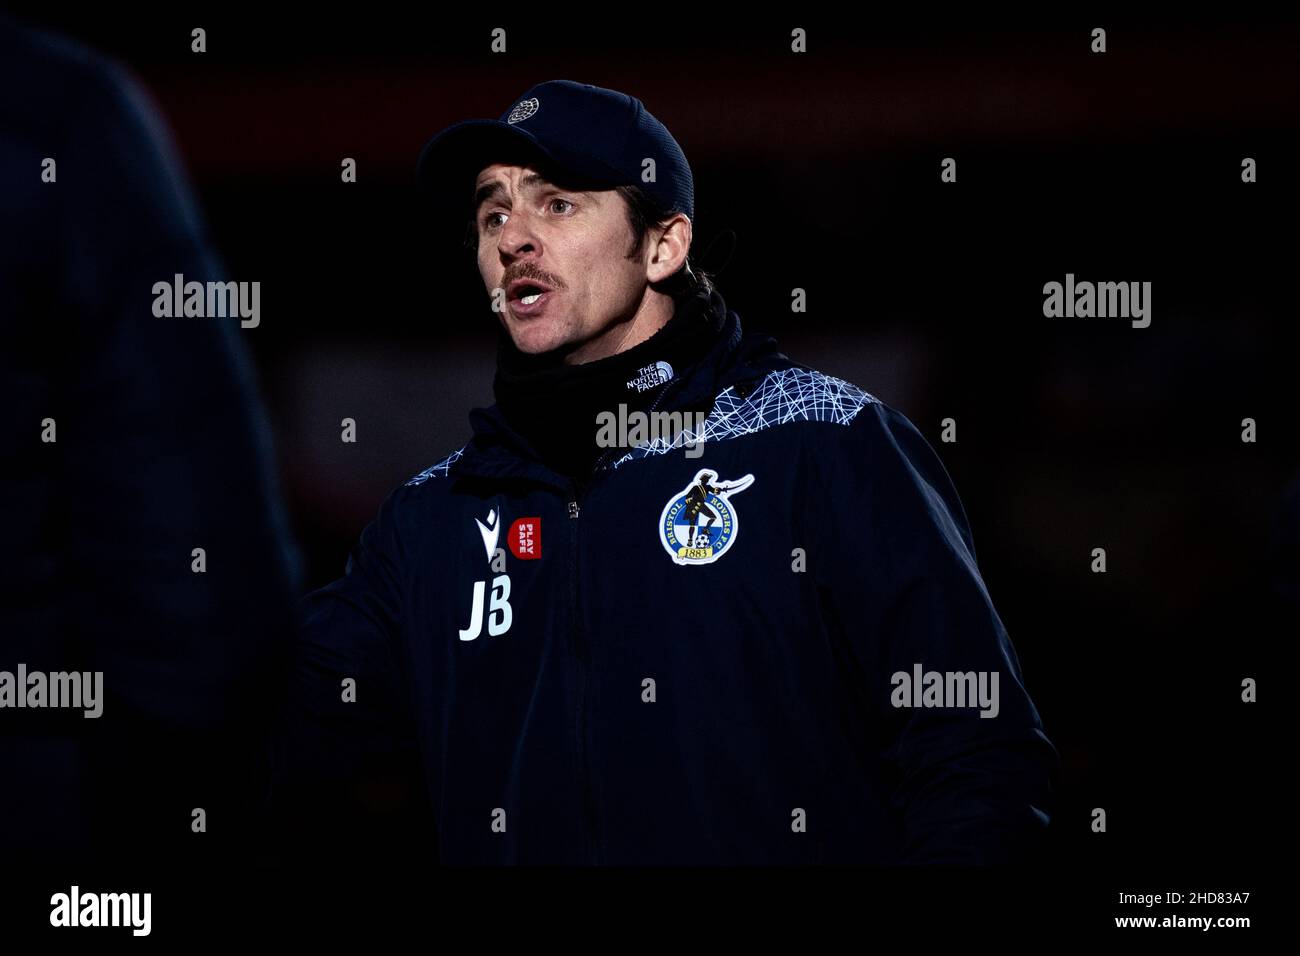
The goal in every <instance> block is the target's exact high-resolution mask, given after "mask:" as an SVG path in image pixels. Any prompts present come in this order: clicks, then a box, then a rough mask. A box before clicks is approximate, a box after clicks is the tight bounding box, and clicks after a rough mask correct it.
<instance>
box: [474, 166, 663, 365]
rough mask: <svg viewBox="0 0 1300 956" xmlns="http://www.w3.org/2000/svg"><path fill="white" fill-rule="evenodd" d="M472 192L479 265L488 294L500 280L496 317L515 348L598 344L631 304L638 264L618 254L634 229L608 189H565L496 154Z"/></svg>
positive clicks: (641, 284) (638, 289)
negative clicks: (533, 296)
mask: <svg viewBox="0 0 1300 956" xmlns="http://www.w3.org/2000/svg"><path fill="white" fill-rule="evenodd" d="M474 194H475V200H476V202H475V205H476V216H475V219H476V228H477V230H478V268H479V274H480V275H481V276H482V277H483V284H484V285H485V286H486V287H487V290H488V294H489V295H492V294H493V290H494V289H497V288H501V289H504V290H505V308H504V310H503V311H501V312H500V313H499V314H500V317H501V322H502V324H503V325H504V326H505V328H506V330H507V331H508V332H509V333H510V337H511V338H512V339H513V341H514V343H515V347H516V348H518V349H519V350H520V351H521V352H526V353H529V354H536V353H538V352H547V351H550V350H552V349H556V348H559V347H561V346H572V347H573V349H574V350H577V349H579V348H580V347H582V346H584V345H585V346H587V350H588V351H591V350H594V349H598V348H599V342H598V341H596V340H599V339H600V337H601V335H602V333H605V332H608V331H610V330H611V328H612V327H614V326H616V325H617V324H618V323H621V322H624V321H625V320H627V319H629V318H631V317H632V316H633V315H634V314H635V313H636V311H637V308H638V306H639V304H640V303H641V301H642V299H643V297H644V295H645V292H646V288H647V282H648V280H647V274H646V264H645V263H644V262H643V261H642V259H641V257H637V258H636V259H628V258H626V253H627V252H628V248H629V246H630V245H631V242H632V230H631V227H630V225H629V223H628V213H627V206H626V203H625V202H624V200H623V198H622V197H621V196H620V195H619V194H618V193H617V192H616V191H614V190H612V189H606V190H595V191H588V192H582V191H577V190H571V189H563V188H561V187H560V186H558V185H556V184H555V183H553V182H551V181H550V180H548V179H546V178H545V177H544V176H543V175H542V174H541V173H540V172H539V171H538V169H537V168H536V167H534V166H514V165H508V164H504V163H494V164H492V165H490V166H487V167H485V168H483V169H482V170H480V171H479V174H478V177H477V179H476V180H475V184H474ZM530 282H532V283H535V284H536V287H529V285H528V283H530ZM538 291H541V296H540V298H538V299H536V300H535V301H531V302H525V301H523V300H524V298H525V297H526V295H527V294H528V293H536V292H538Z"/></svg>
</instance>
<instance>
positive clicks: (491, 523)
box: [474, 508, 501, 563]
mask: <svg viewBox="0 0 1300 956" xmlns="http://www.w3.org/2000/svg"><path fill="white" fill-rule="evenodd" d="M474 523H475V524H476V525H478V533H479V534H481V535H482V536H483V548H484V549H485V550H486V551H487V559H488V562H489V563H490V562H491V561H492V555H494V554H495V553H496V550H497V538H499V537H500V536H501V522H500V521H498V520H497V512H496V509H495V508H493V509H492V510H491V511H489V512H488V516H487V524H486V525H484V524H483V522H482V521H479V520H478V518H475V519H474Z"/></svg>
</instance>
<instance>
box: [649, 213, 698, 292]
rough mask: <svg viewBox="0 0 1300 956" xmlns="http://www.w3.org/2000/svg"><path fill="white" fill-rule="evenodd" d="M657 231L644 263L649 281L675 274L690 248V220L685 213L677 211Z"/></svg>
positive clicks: (684, 260)
mask: <svg viewBox="0 0 1300 956" xmlns="http://www.w3.org/2000/svg"><path fill="white" fill-rule="evenodd" d="M661 228H662V231H661V232H659V233H658V236H659V238H658V239H657V240H656V241H655V242H654V243H653V244H652V246H651V249H650V261H649V262H648V263H646V279H647V280H648V281H650V282H652V283H653V282H662V281H663V280H665V279H667V278H669V277H671V276H673V275H675V274H676V273H677V271H678V270H679V269H681V267H682V266H683V265H685V264H686V255H687V253H688V252H690V250H691V235H692V232H693V230H692V227H691V221H690V220H689V219H687V218H686V214H685V213H680V212H679V213H677V214H676V215H674V216H673V217H672V218H671V219H670V220H668V222H667V224H665V225H664V226H663V227H661Z"/></svg>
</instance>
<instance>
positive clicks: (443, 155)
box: [416, 80, 695, 222]
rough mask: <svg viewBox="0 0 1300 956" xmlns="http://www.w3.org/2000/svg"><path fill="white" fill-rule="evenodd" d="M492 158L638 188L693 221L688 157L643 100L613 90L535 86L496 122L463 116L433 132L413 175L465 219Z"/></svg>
mask: <svg viewBox="0 0 1300 956" xmlns="http://www.w3.org/2000/svg"><path fill="white" fill-rule="evenodd" d="M647 160H650V161H653V162H652V164H651V163H648V162H647ZM492 163H518V164H520V165H526V164H530V163H531V164H537V165H539V167H540V168H542V169H543V170H545V171H546V172H547V173H548V174H549V175H550V176H551V177H554V178H556V179H557V181H558V182H560V184H562V185H565V186H570V187H572V188H588V189H591V188H597V189H612V188H614V187H616V186H639V187H640V188H641V189H642V191H644V192H645V193H647V194H648V195H649V196H651V197H652V198H654V199H656V200H658V201H659V202H660V203H661V204H662V205H663V206H664V207H665V208H666V209H667V210H668V211H670V212H683V213H685V214H686V216H687V218H689V219H690V220H691V221H692V222H694V221H695V180H694V177H693V176H692V174H691V167H690V164H689V163H688V162H687V161H686V154H685V153H683V152H682V148H681V147H680V146H679V145H678V144H677V140H675V139H673V136H672V134H671V133H669V132H668V129H667V127H665V126H664V125H663V123H661V122H659V120H657V119H655V118H654V116H652V115H651V114H650V112H649V110H647V109H646V108H645V104H643V103H642V102H641V101H640V100H639V99H637V98H636V97H635V96H629V95H628V94H626V93H620V92H618V91H617V90H610V89H605V88H604V87H600V86H593V85H592V84H590V83H578V82H576V81H574V80H547V81H546V82H544V83H539V84H537V85H536V86H534V87H532V88H531V89H529V90H528V91H527V92H525V93H524V94H523V95H522V96H521V97H519V99H517V100H515V102H514V103H512V104H511V105H510V107H509V108H508V109H506V111H505V112H504V113H502V114H501V116H500V117H499V118H498V119H494V120H493V119H471V120H464V121H462V122H459V123H454V124H452V125H451V126H448V127H447V128H446V129H444V130H442V132H440V133H438V134H437V135H435V136H434V137H433V138H432V139H430V140H429V141H428V143H426V144H425V146H424V149H423V150H422V151H421V152H420V158H419V162H418V164H417V166H416V179H417V181H418V183H419V185H420V188H421V190H422V191H423V192H424V193H425V195H426V196H427V197H428V198H429V200H430V202H431V203H432V204H433V206H434V208H435V210H436V211H437V213H438V214H439V215H446V216H449V217H460V218H461V220H462V221H464V222H468V221H469V219H470V218H471V214H472V212H473V209H472V208H471V207H472V202H473V194H474V178H475V176H476V175H477V174H478V173H479V172H480V171H481V170H482V169H483V167H485V166H489V165H491V164H492ZM647 171H652V174H650V175H647Z"/></svg>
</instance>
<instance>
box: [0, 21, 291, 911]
mask: <svg viewBox="0 0 1300 956" xmlns="http://www.w3.org/2000/svg"><path fill="white" fill-rule="evenodd" d="M0 81H3V82H0V115H2V116H4V117H5V121H4V122H3V123H0V170H3V175H2V176H0V178H2V179H3V181H4V184H5V185H4V189H3V190H0V221H2V222H3V223H4V225H5V228H4V229H3V230H0V303H3V306H2V307H0V341H2V342H3V343H4V344H3V345H0V443H2V445H3V447H4V448H5V449H6V455H7V458H6V466H5V468H4V469H3V472H0V475H2V477H0V492H3V493H0V525H3V527H4V528H5V529H6V546H5V548H4V553H3V556H0V781H3V784H4V785H3V786H0V859H4V860H5V861H7V862H8V863H9V867H8V869H9V870H10V871H11V872H14V873H19V872H21V873H24V874H27V873H29V872H31V869H32V868H36V869H40V868H41V867H42V866H44V865H48V866H49V868H50V872H55V871H56V870H58V869H59V868H63V870H62V871H61V872H59V879H62V878H63V876H64V874H65V873H66V874H73V873H78V872H80V873H82V874H85V873H86V872H87V871H85V870H78V869H76V867H80V866H82V865H84V864H90V863H97V864H101V865H103V866H105V867H108V868H110V869H111V871H112V872H114V873H117V874H121V873H122V872H123V869H122V868H123V867H126V866H137V865H142V864H145V863H152V864H155V865H156V866H158V867H159V868H160V869H165V871H166V872H167V873H169V874H174V873H175V872H177V867H179V866H182V865H184V866H187V867H192V868H194V869H202V868H204V867H207V866H209V865H211V864H213V863H215V862H217V861H218V860H220V861H225V862H228V861H232V860H233V861H238V862H240V863H241V864H242V863H244V862H245V861H246V860H247V858H248V855H249V854H250V853H252V852H256V851H257V850H258V849H260V843H259V839H258V834H257V833H256V826H257V824H258V823H259V822H260V816H261V814H262V813H263V812H264V810H265V807H264V803H265V800H266V796H267V774H268V764H269V761H268V755H267V752H266V740H265V738H266V729H267V724H268V721H269V720H270V719H271V717H272V716H273V715H274V706H273V703H272V702H273V700H274V698H273V697H272V694H273V692H274V691H275V690H276V689H278V686H279V684H280V683H281V682H282V673H283V668H284V665H285V663H286V655H287V651H288V650H289V649H290V648H289V647H288V642H287V641H286V640H285V638H286V636H287V635H288V634H289V633H290V632H291V630H292V625H293V599H294V596H295V594H296V592H297V591H298V584H299V580H300V571H299V555H298V551H297V547H296V545H295V544H294V543H293V540H292V536H291V534H290V532H289V527H288V518H287V515H286V514H285V512H284V508H283V506H282V504H281V501H280V493H279V487H278V481H277V480H276V476H275V471H274V467H273V462H274V453H273V448H272V445H271V430H270V426H269V423H268V422H267V417H266V412H265V409H264V407H263V404H262V399H261V397H260V395H259V393H258V389H257V382H256V379H255V376H254V374H253V368H252V366H251V364H250V362H249V360H248V355H247V352H246V348H245V345H244V343H243V341H242V335H241V332H240V329H239V326H238V325H236V324H235V322H237V321H238V320H227V319H219V318H212V319H199V318H188V319H167V318H158V317H157V316H155V314H154V312H153V308H152V307H153V302H154V299H155V297H154V295H153V293H152V291H151V290H152V287H153V284H154V283H155V282H156V281H158V280H166V281H167V282H170V281H171V279H172V277H173V276H174V275H176V274H177V273H180V274H183V275H184V276H185V277H186V278H187V279H193V280H197V281H204V282H206V281H222V280H226V279H228V278H229V275H228V274H227V269H226V266H225V264H224V263H223V261H222V257H221V256H220V254H219V253H218V251H217V250H215V249H214V248H213V246H212V242H211V238H210V236H209V234H208V228H207V225H206V223H205V217H204V216H203V214H202V209H201V207H200V205H199V203H198V200H197V197H196V196H195V193H194V190H193V188H192V185H191V183H190V181H189V177H188V174H187V173H186V171H185V169H184V168H183V166H182V164H181V163H180V161H179V158H178V156H177V154H176V150H175V146H174V142H173V139H172V135H171V133H170V131H169V130H168V129H167V127H166V124H165V123H164V122H163V119H162V117H161V116H160V115H159V113H158V111H157V107H156V104H155V103H154V101H153V98H152V96H151V94H150V93H149V91H148V90H147V89H146V88H145V87H144V86H143V85H142V83H141V82H140V80H139V78H138V77H137V76H136V75H135V74H134V73H132V71H131V70H130V69H129V68H128V67H127V66H126V65H125V64H123V63H122V62H120V61H118V60H116V59H114V58H113V57H111V56H109V55H107V54H103V53H101V52H98V51H96V50H93V49H91V48H89V47H86V46H84V45H83V44H81V43H80V42H78V41H75V40H73V39H71V38H68V37H64V36H60V35H57V34H52V33H47V32H45V31H41V30H38V29H35V28H33V27H31V26H29V25H27V24H25V23H22V22H20V21H15V20H12V19H10V18H8V17H6V16H3V15H0ZM24 675H25V679H24ZM69 675H70V676H69ZM96 675H97V676H96ZM56 677H58V679H60V680H65V679H73V678H75V680H76V683H75V685H74V686H76V687H78V688H80V689H81V691H82V692H83V694H87V695H88V694H89V693H91V692H92V691H93V692H94V697H95V700H94V706H93V708H88V709H87V710H83V709H82V708H80V707H75V708H69V707H66V706H58V707H56V706H53V705H54V703H55V699H54V698H53V697H50V696H46V695H44V694H38V690H39V688H40V687H41V686H42V683H44V682H46V681H48V682H49V686H50V687H53V686H54V683H53V682H54V680H55V678H56ZM29 681H30V682H31V683H28V682H29ZM33 703H36V704H38V706H32V705H33ZM92 715H93V716H92ZM74 864H75V865H76V866H75V867H74ZM56 885H57V884H56ZM83 885H84V883H83ZM68 886H69V884H68V883H64V884H63V886H62V889H63V891H64V892H66V891H67V889H68Z"/></svg>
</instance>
